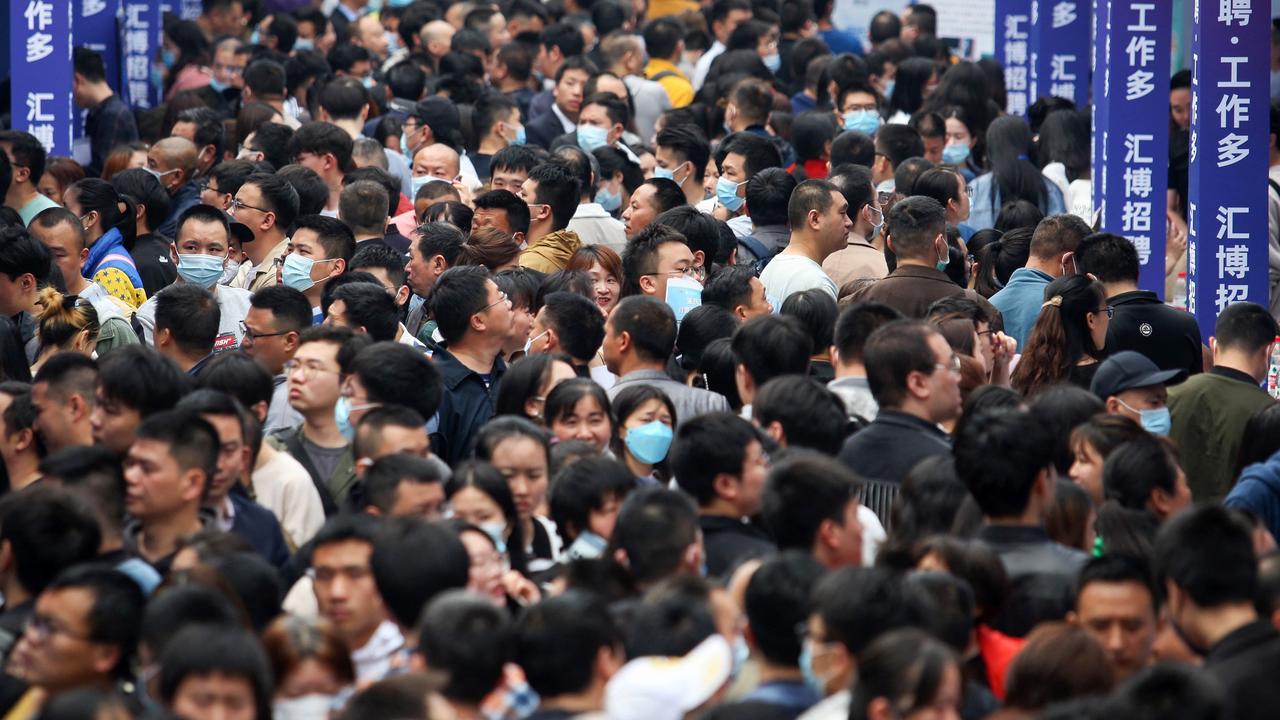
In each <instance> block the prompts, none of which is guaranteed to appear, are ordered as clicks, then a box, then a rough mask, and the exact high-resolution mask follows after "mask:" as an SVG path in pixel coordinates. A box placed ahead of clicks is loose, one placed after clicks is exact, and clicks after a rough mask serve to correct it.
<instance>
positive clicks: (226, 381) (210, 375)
mask: <svg viewBox="0 0 1280 720" xmlns="http://www.w3.org/2000/svg"><path fill="white" fill-rule="evenodd" d="M196 383H197V384H199V386H200V387H202V388H208V389H210V390H221V391H222V392H225V393H227V394H228V395H231V396H232V397H234V398H235V399H236V400H239V401H240V404H241V405H244V406H245V407H246V408H252V407H253V406H255V405H257V404H259V403H267V404H268V405H270V403H271V396H272V394H273V393H274V391H275V382H274V381H273V380H272V378H271V373H270V372H268V371H267V369H266V368H265V367H263V366H262V365H261V364H260V363H259V362H258V361H256V360H254V359H253V358H252V357H250V356H249V354H248V353H246V352H244V351H243V350H236V351H229V352H221V353H218V354H217V355H214V356H213V357H212V358H211V359H210V360H209V362H207V363H205V364H204V367H202V368H200V372H199V373H197V374H196Z"/></svg>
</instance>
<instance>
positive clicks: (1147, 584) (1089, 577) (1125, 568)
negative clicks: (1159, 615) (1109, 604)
mask: <svg viewBox="0 0 1280 720" xmlns="http://www.w3.org/2000/svg"><path fill="white" fill-rule="evenodd" d="M1095 582H1100V583H1136V584H1138V585H1141V586H1142V587H1143V589H1145V590H1146V591H1147V594H1149V595H1150V596H1151V609H1152V612H1156V611H1158V610H1159V609H1160V597H1161V596H1160V591H1159V590H1158V589H1157V588H1156V584H1155V581H1154V580H1153V579H1152V577H1151V569H1150V568H1149V567H1148V566H1147V562H1146V561H1145V560H1143V559H1142V558H1137V557H1132V556H1129V555H1121V554H1118V553H1107V554H1106V555H1102V556H1099V557H1095V558H1092V559H1090V560H1089V562H1087V563H1085V565H1084V567H1083V568H1081V569H1080V576H1079V578H1078V579H1077V580H1076V609H1077V610H1079V602H1080V595H1081V594H1082V593H1083V592H1084V589H1085V588H1086V587H1088V586H1089V583H1095Z"/></svg>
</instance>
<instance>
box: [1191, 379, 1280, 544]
mask: <svg viewBox="0 0 1280 720" xmlns="http://www.w3.org/2000/svg"><path fill="white" fill-rule="evenodd" d="M1274 402H1275V401H1274V400H1272V399H1271V396H1270V395H1268V394H1267V393H1266V391H1264V390H1263V389H1262V388H1260V387H1258V382H1257V381H1256V380H1254V379H1253V378H1252V377H1250V376H1249V375H1247V374H1245V373H1242V372H1240V371H1239V370H1233V369H1231V368H1225V367H1215V368H1213V369H1212V370H1210V371H1209V372H1207V373H1200V374H1199V375H1196V376H1194V377H1192V378H1191V379H1189V380H1187V381H1186V382H1184V383H1182V384H1181V385H1175V386H1173V387H1172V388H1170V389H1169V415H1170V416H1171V418H1172V421H1173V426H1172V427H1171V428H1170V429H1169V439H1171V440H1173V441H1174V442H1175V443H1177V444H1178V448H1179V449H1180V450H1181V451H1182V453H1181V464H1182V469H1183V471H1184V472H1186V474H1187V483H1188V484H1189V485H1190V486H1191V496H1192V497H1193V498H1195V499H1196V500H1198V501H1201V502H1214V501H1217V499H1218V498H1220V497H1222V496H1223V495H1225V494H1227V493H1228V492H1230V493H1231V495H1232V496H1236V495H1237V492H1236V491H1237V490H1240V489H1241V486H1242V485H1245V484H1246V483H1245V482H1244V479H1243V476H1242V478H1241V480H1240V482H1239V483H1238V484H1236V485H1235V488H1232V484H1233V483H1236V456H1237V455H1238V454H1239V452H1240V443H1241V441H1242V440H1243V439H1244V429H1245V425H1246V424H1248V422H1249V418H1250V417H1252V416H1253V414H1254V413H1256V412H1258V411H1259V410H1261V409H1263V408H1265V407H1268V406H1270V405H1271V404H1272V403H1274ZM1270 464H1271V463H1270V461H1269V462H1268V463H1267V465H1270ZM1254 467H1255V468H1258V467H1259V466H1254ZM1244 476H1248V473H1245V474H1244ZM1248 485H1250V486H1251V487H1252V488H1253V490H1252V491H1250V492H1248V493H1246V494H1247V495H1250V496H1253V497H1254V498H1257V497H1258V493H1260V492H1263V493H1265V495H1266V496H1270V495H1271V493H1270V492H1269V491H1265V490H1264V488H1263V487H1262V485H1261V484H1255V483H1248ZM1228 504H1230V503H1228ZM1237 507H1246V508H1249V509H1251V510H1254V511H1255V512H1257V511H1258V510H1259V509H1260V508H1258V507H1257V505H1255V504H1254V503H1253V502H1252V501H1248V500H1242V501H1241V504H1240V505H1238V506H1237ZM1260 517H1262V518H1263V519H1264V520H1268V519H1269V520H1270V521H1269V522H1268V523H1267V525H1268V527H1280V513H1268V514H1264V515H1260Z"/></svg>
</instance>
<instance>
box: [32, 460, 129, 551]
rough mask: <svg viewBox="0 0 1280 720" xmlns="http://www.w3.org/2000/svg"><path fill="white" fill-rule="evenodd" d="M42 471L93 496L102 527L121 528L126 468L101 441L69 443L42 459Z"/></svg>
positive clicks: (107, 529) (70, 488)
mask: <svg viewBox="0 0 1280 720" xmlns="http://www.w3.org/2000/svg"><path fill="white" fill-rule="evenodd" d="M39 469H40V474H41V475H42V476H43V477H44V478H47V479H50V480H53V479H56V480H58V481H59V482H61V483H62V487H64V488H67V490H68V491H70V492H71V493H72V494H77V495H81V496H82V497H84V498H86V499H87V500H89V502H90V504H91V505H92V506H93V509H94V510H95V511H96V512H97V514H98V518H99V521H100V527H101V528H102V529H103V530H104V534H105V533H106V532H119V531H120V529H121V528H122V527H123V525H124V517H125V512H124V472H123V471H122V469H121V467H120V457H119V456H118V455H116V454H115V453H114V452H112V451H111V450H110V449H108V448H106V447H102V446H100V445H69V446H67V447H64V448H62V449H61V450H58V451H56V452H54V453H52V454H50V455H48V456H46V457H45V458H44V459H42V460H41V461H40V468H39Z"/></svg>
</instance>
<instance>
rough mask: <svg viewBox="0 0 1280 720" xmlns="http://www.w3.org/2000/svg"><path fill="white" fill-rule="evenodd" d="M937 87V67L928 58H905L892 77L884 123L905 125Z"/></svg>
mask: <svg viewBox="0 0 1280 720" xmlns="http://www.w3.org/2000/svg"><path fill="white" fill-rule="evenodd" d="M937 87H938V66H937V65H935V64H934V62H933V61H932V60H930V59H928V58H922V57H913V58H907V59H906V60H904V61H902V63H901V64H899V65H898V72H897V74H896V75H894V83H893V93H892V94H891V95H889V98H888V100H889V111H890V112H889V119H888V120H887V121H886V122H890V123H897V124H901V125H905V124H906V123H907V120H910V119H911V116H912V115H914V114H915V113H916V111H917V110H919V109H920V108H921V107H922V106H923V105H924V103H925V100H927V99H928V98H929V96H930V95H932V94H933V93H934V91H935V90H936V89H937Z"/></svg>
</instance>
